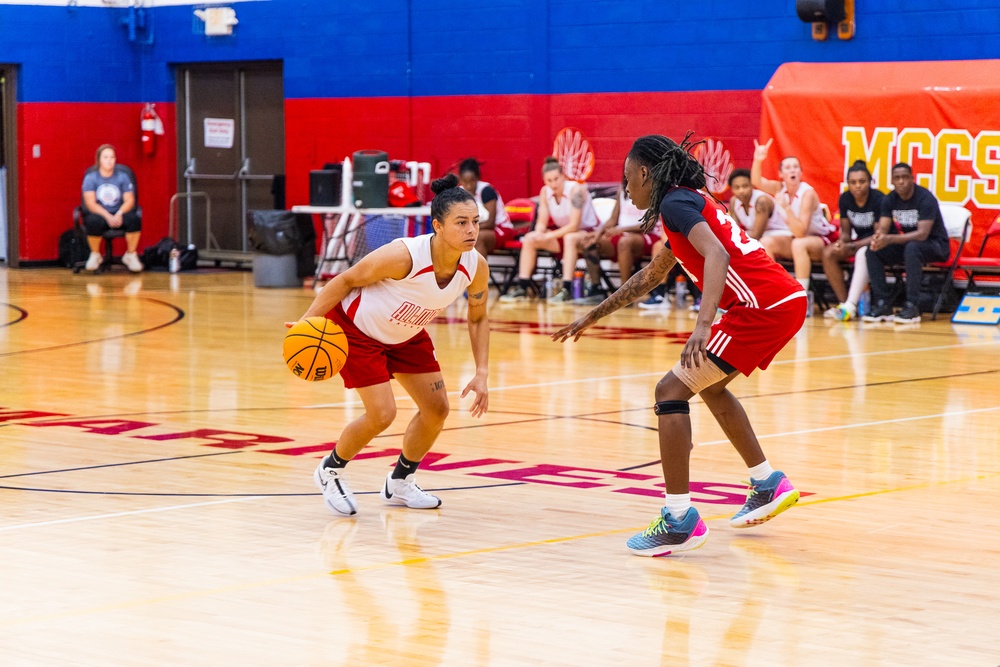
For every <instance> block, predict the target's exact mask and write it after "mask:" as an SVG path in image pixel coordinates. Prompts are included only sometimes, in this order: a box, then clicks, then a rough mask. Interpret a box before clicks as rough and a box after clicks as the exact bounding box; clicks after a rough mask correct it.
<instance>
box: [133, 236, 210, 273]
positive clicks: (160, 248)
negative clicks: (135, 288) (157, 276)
mask: <svg viewBox="0 0 1000 667" xmlns="http://www.w3.org/2000/svg"><path fill="white" fill-rule="evenodd" d="M171 250H178V251H180V261H181V271H191V270H193V269H197V268H198V249H197V248H196V247H194V246H190V247H187V248H185V247H183V246H182V245H181V244H179V243H178V242H177V241H175V240H173V239H172V238H170V237H169V236H164V237H163V238H162V239H160V240H159V241H157V242H156V243H155V244H154V245H151V246H149V247H148V248H146V249H145V250H143V251H142V264H143V266H145V267H146V268H147V269H166V268H169V267H170V251H171Z"/></svg>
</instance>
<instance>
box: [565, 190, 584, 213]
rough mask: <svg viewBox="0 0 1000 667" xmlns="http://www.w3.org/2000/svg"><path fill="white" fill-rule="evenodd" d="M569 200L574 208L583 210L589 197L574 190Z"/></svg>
mask: <svg viewBox="0 0 1000 667" xmlns="http://www.w3.org/2000/svg"><path fill="white" fill-rule="evenodd" d="M569 200H570V202H571V203H572V204H573V208H577V209H582V208H583V204H584V202H586V201H587V195H585V194H583V192H582V191H580V190H574V191H573V195H572V196H571V197H570V198H569Z"/></svg>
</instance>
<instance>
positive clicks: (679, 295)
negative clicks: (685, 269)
mask: <svg viewBox="0 0 1000 667" xmlns="http://www.w3.org/2000/svg"><path fill="white" fill-rule="evenodd" d="M687 294H688V284H687V278H685V277H684V276H677V282H676V284H675V286H674V297H675V298H676V299H677V307H678V308H683V307H684V304H685V303H687Z"/></svg>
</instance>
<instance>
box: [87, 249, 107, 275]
mask: <svg viewBox="0 0 1000 667" xmlns="http://www.w3.org/2000/svg"><path fill="white" fill-rule="evenodd" d="M103 262H104V256H103V255H102V254H101V253H99V252H92V253H90V257H88V258H87V265H86V266H85V267H84V268H85V269H87V270H88V271H96V270H97V269H98V267H100V266H101V264H102V263H103Z"/></svg>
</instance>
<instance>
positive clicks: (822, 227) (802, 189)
mask: <svg viewBox="0 0 1000 667" xmlns="http://www.w3.org/2000/svg"><path fill="white" fill-rule="evenodd" d="M813 189H814V188H813V186H811V185H809V184H808V183H806V182H801V183H799V187H798V189H797V190H796V191H795V196H794V197H789V204H788V205H789V206H790V207H791V209H792V213H794V214H795V215H796V216H798V214H799V209H800V208H802V198H803V197H804V196H805V194H806V193H807V192H809V191H810V190H813ZM787 195H788V188H787V187H786V186H785V184H784V183H782V184H781V190H780V191H779V192H778V197H784V196H787ZM817 196H818V195H817ZM774 209H775V213H778V214H779V215H780V216H781V218H782V219H783V220H784V215H785V214H784V209H783V208H781V207H780V206H775V207H774ZM785 225H786V226H787V225H788V221H787V220H785ZM806 233H807V234H809V235H810V236H820V237H822V238H824V239H826V245H830V244H831V243H833V242H834V241H836V240H837V237H839V236H840V229H838V228H837V226H836V225H834V224H833V223H832V222H830V221H829V220H827V219H826V217H825V216H824V215H823V211H822V209H821V208H820V207H819V206H817V207H816V210H815V211H813V212H812V217H810V218H809V229H808V230H807V231H806Z"/></svg>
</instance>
